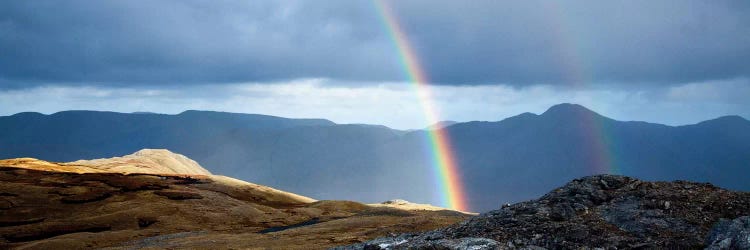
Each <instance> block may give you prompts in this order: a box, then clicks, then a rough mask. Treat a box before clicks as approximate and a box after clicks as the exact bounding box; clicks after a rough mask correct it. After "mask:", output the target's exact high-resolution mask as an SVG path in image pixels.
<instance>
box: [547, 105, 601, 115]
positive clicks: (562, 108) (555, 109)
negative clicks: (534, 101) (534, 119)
mask: <svg viewBox="0 0 750 250" xmlns="http://www.w3.org/2000/svg"><path fill="white" fill-rule="evenodd" d="M587 112H591V113H594V111H591V110H590V109H588V108H586V107H584V106H582V105H579V104H575V103H561V104H557V105H554V106H552V107H550V108H549V109H547V111H544V113H542V115H549V114H560V113H562V114H570V113H587Z"/></svg>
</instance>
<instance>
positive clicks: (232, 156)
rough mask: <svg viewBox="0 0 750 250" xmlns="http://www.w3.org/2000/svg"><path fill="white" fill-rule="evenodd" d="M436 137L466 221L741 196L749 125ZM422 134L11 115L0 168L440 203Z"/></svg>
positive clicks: (618, 126)
mask: <svg viewBox="0 0 750 250" xmlns="http://www.w3.org/2000/svg"><path fill="white" fill-rule="evenodd" d="M442 129H443V130H444V131H445V132H447V134H448V135H449V136H450V139H451V141H452V143H453V145H452V149H453V150H454V151H455V152H454V153H455V155H456V157H457V162H458V164H459V166H460V174H461V176H460V179H461V180H462V182H463V185H464V187H465V191H466V193H467V197H466V198H467V201H468V202H469V204H470V207H471V208H472V209H473V210H475V211H487V210H490V209H495V208H497V207H498V206H499V205H500V204H502V203H506V202H516V201H521V200H527V199H531V198H534V197H537V196H539V195H541V194H544V193H546V192H548V191H549V190H550V189H552V188H554V187H556V186H560V185H562V184H564V183H565V182H566V181H567V180H570V179H574V178H577V177H581V176H586V175H592V174H601V173H619V174H624V175H629V176H634V177H638V178H642V179H646V180H675V179H686V180H692V181H709V182H712V183H714V184H717V185H719V186H722V187H725V188H730V189H737V190H750V177H748V176H747V174H746V173H747V171H748V170H750V153H748V152H750V121H748V120H746V119H744V118H742V117H739V116H725V117H720V118H717V119H713V120H709V121H704V122H701V123H697V124H692V125H685V126H667V125H661V124H655V123H647V122H635V121H627V122H623V121H616V120H613V119H610V118H607V117H604V116H602V115H599V114H597V113H596V112H593V111H591V110H589V109H587V108H585V107H583V106H580V105H575V104H560V105H555V106H553V107H551V108H550V109H549V110H547V111H546V112H544V113H542V114H539V115H537V114H532V113H523V114H520V115H517V116H513V117H509V118H507V119H504V120H501V121H496V122H464V123H456V124H452V125H450V126H448V127H445V128H442ZM426 133H427V131H426V130H416V131H400V130H393V129H390V128H387V127H385V126H372V125H356V124H350V125H346V124H335V123H333V122H331V121H328V120H324V119H288V118H281V117H274V116H264V115H247V114H235V113H224V112H206V111H186V112H183V113H180V114H177V115H163V114H122V113H113V112H88V111H71V112H59V113H55V114H52V115H42V114H38V113H19V114H16V115H12V116H5V117H0V158H15V157H35V158H43V159H49V160H54V161H74V160H78V159H92V158H108V157H113V156H118V155H125V154H128V153H130V152H134V151H136V150H139V149H141V148H167V149H169V150H171V151H173V152H178V153H180V154H184V155H186V156H187V157H189V158H191V159H194V160H196V161H197V162H199V163H200V164H201V165H202V166H204V167H206V169H208V170H209V171H211V172H212V173H216V174H222V175H229V176H234V177H237V178H240V179H243V180H246V181H250V182H254V183H258V184H262V185H268V186H274V187H278V188H280V189H284V190H289V191H291V192H294V193H299V194H302V195H306V196H310V197H313V198H316V199H348V200H361V201H365V202H380V201H383V200H390V199H393V198H403V199H407V200H410V201H413V202H416V203H431V204H439V200H440V195H441V194H439V193H435V191H434V190H435V188H434V187H435V185H436V183H435V179H434V177H433V176H434V169H433V167H432V163H431V158H430V154H431V152H430V151H429V150H430V149H429V145H428V141H427V140H426Z"/></svg>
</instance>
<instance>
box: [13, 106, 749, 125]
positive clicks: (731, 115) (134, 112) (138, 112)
mask: <svg viewBox="0 0 750 250" xmlns="http://www.w3.org/2000/svg"><path fill="white" fill-rule="evenodd" d="M560 105H578V106H581V107H583V108H585V109H587V110H589V111H591V112H594V113H596V114H599V115H601V116H604V117H606V118H610V119H613V120H615V121H619V122H646V123H652V124H660V125H666V126H670V127H679V126H688V125H695V124H698V123H701V122H705V121H710V120H715V119H720V118H723V117H734V116H736V117H740V118H742V119H744V120H748V118H747V117H745V116H742V115H738V114H726V115H720V116H716V117H710V118H707V119H704V120H699V121H696V122H692V123H684V124H667V123H661V122H658V121H646V120H622V119H617V118H615V117H611V116H609V115H607V114H602V113H601V112H599V111H597V110H594V109H591V108H589V107H586V106H584V105H581V104H578V103H558V104H554V105H552V106H550V107H548V108H547V109H545V110H544V111H542V112H530V111H525V112H520V113H517V114H514V115H510V116H507V117H501V118H499V119H497V120H467V121H456V120H441V121H438V122H437V123H433V124H428V125H425V126H423V127H418V128H395V127H391V126H388V125H386V124H376V123H362V122H346V123H343V122H338V121H335V120H332V119H329V118H326V117H287V116H279V115H274V114H263V113H241V112H229V111H219V110H194V109H188V110H183V111H181V112H177V113H158V112H151V111H142V110H141V111H133V112H120V111H112V110H90V109H89V110H85V109H75V110H61V111H56V112H50V113H42V112H36V111H23V112H18V113H13V114H8V115H0V117H7V116H13V115H17V114H21V113H37V114H42V115H53V114H57V113H61V112H75V111H82V112H112V113H119V114H153V115H180V114H182V113H185V112H189V111H197V112H218V113H229V114H242V115H261V116H271V117H277V118H285V119H321V120H327V121H330V122H333V123H335V124H337V125H370V126H385V127H387V128H389V129H394V130H400V131H412V130H425V129H428V128H430V127H432V126H435V125H438V124H442V123H444V122H451V123H469V122H499V121H503V120H505V119H508V118H512V117H516V116H519V115H523V114H525V113H530V114H534V115H542V114H543V113H544V112H546V111H548V110H549V109H551V108H553V107H555V106H560ZM452 125H453V124H451V125H448V126H452Z"/></svg>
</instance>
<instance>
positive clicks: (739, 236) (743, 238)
mask: <svg viewBox="0 0 750 250" xmlns="http://www.w3.org/2000/svg"><path fill="white" fill-rule="evenodd" d="M706 244H707V245H708V247H707V248H706V249H712V250H713V249H750V217H748V216H743V217H740V218H737V219H734V220H721V221H719V223H718V224H717V225H716V226H715V227H714V228H713V229H711V233H710V234H709V235H708V239H707V240H706Z"/></svg>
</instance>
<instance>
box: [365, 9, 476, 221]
mask: <svg viewBox="0 0 750 250" xmlns="http://www.w3.org/2000/svg"><path fill="white" fill-rule="evenodd" d="M374 3H375V8H376V9H377V11H378V13H379V14H380V17H381V18H382V20H383V23H384V25H385V29H386V30H387V31H388V34H389V35H390V37H391V38H392V39H393V42H394V44H395V45H396V48H397V50H398V53H399V55H400V63H401V64H402V66H403V70H404V73H405V74H406V75H407V76H408V78H409V81H410V82H411V86H412V87H413V88H414V90H415V91H416V93H417V96H418V98H419V102H420V104H421V106H422V109H423V111H424V114H425V118H426V119H427V121H428V122H429V124H435V123H437V122H439V121H440V119H439V118H440V115H439V112H438V110H437V108H436V107H435V104H434V103H433V102H432V92H431V90H430V87H429V86H428V83H429V79H428V78H427V75H426V74H425V72H424V70H423V69H422V67H421V65H420V63H419V59H418V57H417V54H416V53H415V52H414V49H412V47H411V45H410V44H409V40H408V39H407V36H406V33H404V31H403V30H402V29H401V27H400V25H399V22H398V19H397V18H396V16H395V15H394V14H393V11H392V10H391V9H390V8H389V6H388V5H387V4H385V3H384V2H383V1H381V0H374ZM427 134H428V140H429V143H430V151H431V153H432V163H433V167H434V168H435V170H436V174H437V179H438V186H439V187H438V192H439V194H440V199H441V204H440V205H441V206H445V207H449V208H452V209H455V210H459V211H468V209H469V208H468V206H467V204H466V201H465V197H464V192H463V186H462V185H461V180H460V178H459V173H458V165H457V164H456V160H455V158H454V156H453V152H452V150H451V143H450V139H449V138H448V135H447V133H446V132H445V130H444V129H439V128H438V129H428V130H427Z"/></svg>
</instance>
